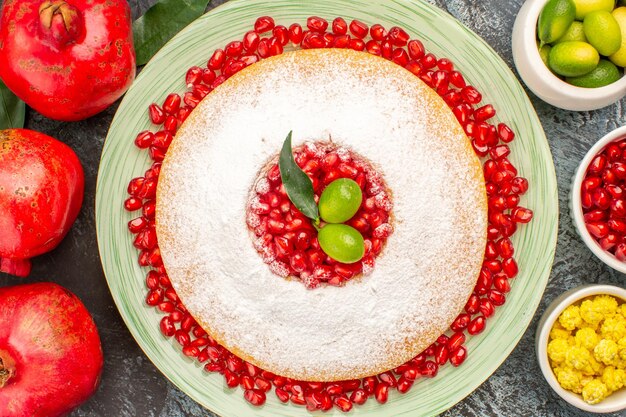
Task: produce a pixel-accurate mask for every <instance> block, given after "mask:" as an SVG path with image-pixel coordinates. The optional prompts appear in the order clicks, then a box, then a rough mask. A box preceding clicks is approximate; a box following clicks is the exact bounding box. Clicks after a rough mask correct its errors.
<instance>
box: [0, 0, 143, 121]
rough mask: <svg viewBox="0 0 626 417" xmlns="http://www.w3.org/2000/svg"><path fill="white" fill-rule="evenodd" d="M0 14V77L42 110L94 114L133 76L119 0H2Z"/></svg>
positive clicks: (127, 19)
mask: <svg viewBox="0 0 626 417" xmlns="http://www.w3.org/2000/svg"><path fill="white" fill-rule="evenodd" d="M1 13H2V15H1V16H0V78H2V80H3V81H4V83H5V84H6V85H7V87H9V89H11V90H12V91H13V92H14V93H15V94H16V95H17V96H18V97H19V98H21V99H22V100H24V101H25V102H26V104H28V105H29V106H31V107H32V108H34V109H35V110H37V111H38V112H40V113H41V114H43V115H44V116H46V117H49V118H51V119H57V120H66V121H73V120H82V119H85V118H87V117H89V116H93V115H94V114H96V113H99V112H100V111H102V110H104V109H106V108H107V107H109V106H110V105H111V104H112V103H113V102H114V101H115V100H117V99H118V98H119V97H120V96H121V95H122V94H124V92H125V91H126V90H127V89H128V87H130V84H131V83H132V81H133V79H134V78H135V50H134V47H133V37H132V24H131V16H130V8H129V6H128V2H126V1H125V0H67V1H65V0H5V1H4V5H3V7H2V11H1Z"/></svg>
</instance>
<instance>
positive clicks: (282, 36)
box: [272, 25, 289, 46]
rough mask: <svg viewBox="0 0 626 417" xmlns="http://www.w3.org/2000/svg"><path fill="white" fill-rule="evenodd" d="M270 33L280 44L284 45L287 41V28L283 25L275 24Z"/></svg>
mask: <svg viewBox="0 0 626 417" xmlns="http://www.w3.org/2000/svg"><path fill="white" fill-rule="evenodd" d="M272 35H273V37H274V38H276V39H277V40H278V43H280V45H281V46H285V45H287V44H288V43H289V29H287V28H286V27H285V26H283V25H278V26H275V27H274V29H273V30H272Z"/></svg>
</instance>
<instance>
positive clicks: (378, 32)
mask: <svg viewBox="0 0 626 417" xmlns="http://www.w3.org/2000/svg"><path fill="white" fill-rule="evenodd" d="M370 36H371V37H372V39H374V40H375V41H379V42H380V41H382V40H384V39H385V38H386V37H387V31H386V30H385V28H384V27H383V26H382V25H380V24H378V23H376V24H374V25H372V27H371V28H370Z"/></svg>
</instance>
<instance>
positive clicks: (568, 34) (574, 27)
mask: <svg viewBox="0 0 626 417" xmlns="http://www.w3.org/2000/svg"><path fill="white" fill-rule="evenodd" d="M568 41H580V42H587V37H586V36H585V30H584V29H583V22H578V21H576V20H574V21H573V22H572V24H571V25H569V27H568V28H567V30H566V31H565V33H564V34H563V36H561V37H560V38H559V39H557V40H556V41H554V43H555V44H557V43H561V42H568Z"/></svg>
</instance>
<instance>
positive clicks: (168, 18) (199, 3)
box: [133, 0, 210, 66]
mask: <svg viewBox="0 0 626 417" xmlns="http://www.w3.org/2000/svg"><path fill="white" fill-rule="evenodd" d="M209 1H210V0H159V1H158V2H157V3H156V4H155V5H154V6H152V7H151V8H150V9H148V11H147V12H146V13H145V14H144V15H143V16H141V17H140V18H139V19H137V20H135V21H134V22H133V37H134V43H135V54H136V55H137V65H138V66H139V65H144V64H146V63H147V62H148V61H149V60H150V58H152V56H153V55H154V54H156V53H157V51H158V50H159V49H161V47H162V46H163V45H165V43H166V42H167V41H169V40H170V39H171V38H172V37H173V36H174V35H176V34H177V33H178V32H180V31H181V30H182V29H183V28H184V27H186V26H187V25H188V24H190V23H191V22H193V21H194V20H196V19H197V18H198V17H200V16H202V14H203V13H204V11H205V9H206V6H207V4H209Z"/></svg>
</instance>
